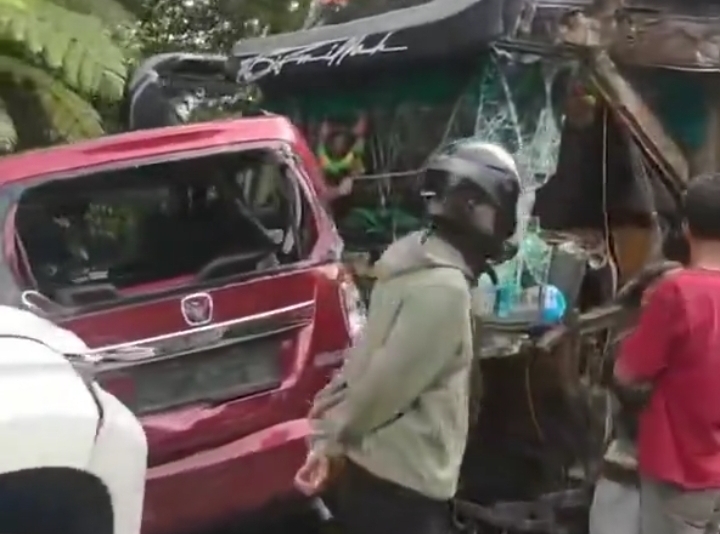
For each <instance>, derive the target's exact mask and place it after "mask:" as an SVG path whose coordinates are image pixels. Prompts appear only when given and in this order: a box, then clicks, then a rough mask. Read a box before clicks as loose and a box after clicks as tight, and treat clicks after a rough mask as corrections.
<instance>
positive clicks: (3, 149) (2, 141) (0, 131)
mask: <svg viewBox="0 0 720 534" xmlns="http://www.w3.org/2000/svg"><path fill="white" fill-rule="evenodd" d="M17 140H18V136H17V131H16V130H15V122H14V121H13V120H12V117H11V116H10V114H9V113H8V111H7V106H6V105H5V102H3V101H2V100H0V154H6V153H8V152H12V151H13V150H14V149H15V146H16V145H17Z"/></svg>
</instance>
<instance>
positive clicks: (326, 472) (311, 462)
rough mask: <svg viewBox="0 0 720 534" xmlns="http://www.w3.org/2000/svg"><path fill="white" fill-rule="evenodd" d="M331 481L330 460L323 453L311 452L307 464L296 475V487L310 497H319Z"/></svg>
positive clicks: (306, 460)
mask: <svg viewBox="0 0 720 534" xmlns="http://www.w3.org/2000/svg"><path fill="white" fill-rule="evenodd" d="M329 479H330V460H329V458H328V457H327V456H325V455H324V454H321V453H317V452H313V451H310V452H309V453H308V455H307V458H305V463H304V464H303V465H302V467H301V468H300V469H299V470H298V472H297V473H296V474H295V487H296V488H297V489H298V490H299V491H300V492H301V493H302V494H303V495H306V496H308V497H310V496H313V495H317V494H318V493H320V492H321V491H322V490H323V489H325V486H326V485H327V483H328V481H329Z"/></svg>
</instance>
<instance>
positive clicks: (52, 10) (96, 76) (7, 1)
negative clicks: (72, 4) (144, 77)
mask: <svg viewBox="0 0 720 534" xmlns="http://www.w3.org/2000/svg"><path fill="white" fill-rule="evenodd" d="M23 2H24V3H23ZM0 41H10V42H12V43H14V44H15V45H16V46H19V47H21V48H22V50H24V54H23V55H25V56H27V57H28V58H30V59H32V60H33V63H35V64H36V65H37V66H38V67H44V68H46V69H48V70H50V71H52V72H54V73H55V74H56V75H57V76H58V77H59V78H61V79H62V80H63V81H65V82H66V84H67V85H68V86H69V87H71V88H72V89H73V90H75V91H76V92H78V93H81V94H83V95H86V96H88V97H99V98H101V99H103V100H105V101H107V102H116V101H118V100H120V99H121V98H122V93H123V84H124V80H125V76H126V74H127V72H126V68H127V67H126V62H125V57H124V55H123V53H122V51H121V50H120V48H119V47H118V46H117V45H116V44H115V43H114V42H113V40H112V38H111V36H110V33H109V31H108V30H107V29H106V28H105V27H104V26H103V24H102V22H101V21H100V20H99V19H97V18H95V17H94V16H91V15H83V14H80V13H74V12H72V11H69V10H67V9H65V8H63V7H61V6H58V5H55V4H53V3H52V2H50V1H47V0H0Z"/></svg>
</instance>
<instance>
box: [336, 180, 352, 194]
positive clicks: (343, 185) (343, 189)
mask: <svg viewBox="0 0 720 534" xmlns="http://www.w3.org/2000/svg"><path fill="white" fill-rule="evenodd" d="M352 188H353V179H352V178H350V177H347V178H343V181H342V182H340V185H338V188H337V190H338V195H339V196H341V197H345V196H347V195H349V194H350V193H352Z"/></svg>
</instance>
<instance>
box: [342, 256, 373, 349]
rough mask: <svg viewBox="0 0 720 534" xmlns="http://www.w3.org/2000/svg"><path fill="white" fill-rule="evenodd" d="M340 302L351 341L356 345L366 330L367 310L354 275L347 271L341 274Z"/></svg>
mask: <svg viewBox="0 0 720 534" xmlns="http://www.w3.org/2000/svg"><path fill="white" fill-rule="evenodd" d="M340 301H341V303H342V307H343V314H344V317H345V326H346V327H347V331H348V334H349V336H350V340H351V341H352V342H353V343H354V342H355V341H356V340H357V338H358V336H359V335H360V333H361V332H362V331H363V329H364V328H365V323H366V322H367V310H366V308H365V303H364V302H363V300H362V295H361V294H360V290H358V287H357V285H355V281H354V280H353V277H352V275H351V274H350V273H349V272H348V271H347V270H345V269H343V270H342V271H341V274H340Z"/></svg>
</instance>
